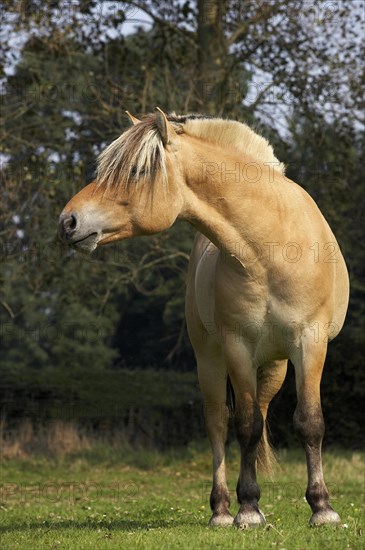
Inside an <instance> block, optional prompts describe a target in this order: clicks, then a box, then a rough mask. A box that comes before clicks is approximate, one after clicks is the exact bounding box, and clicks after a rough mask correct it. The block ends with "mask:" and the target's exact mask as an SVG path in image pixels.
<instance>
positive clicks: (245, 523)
mask: <svg viewBox="0 0 365 550" xmlns="http://www.w3.org/2000/svg"><path fill="white" fill-rule="evenodd" d="M265 521H266V520H265V516H264V514H263V513H262V512H261V510H259V511H256V510H247V511H242V512H241V511H240V512H238V514H237V516H236V517H235V518H234V521H233V524H234V525H235V526H236V527H238V529H248V528H251V527H261V526H262V525H264V524H265Z"/></svg>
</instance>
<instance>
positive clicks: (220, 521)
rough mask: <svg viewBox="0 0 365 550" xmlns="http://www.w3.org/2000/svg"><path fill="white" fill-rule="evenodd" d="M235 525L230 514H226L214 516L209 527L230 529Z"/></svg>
mask: <svg viewBox="0 0 365 550" xmlns="http://www.w3.org/2000/svg"><path fill="white" fill-rule="evenodd" d="M232 524H233V517H232V516H231V514H230V513H229V512H227V513H226V514H213V515H212V517H211V518H210V520H209V527H230V526H231V525H232Z"/></svg>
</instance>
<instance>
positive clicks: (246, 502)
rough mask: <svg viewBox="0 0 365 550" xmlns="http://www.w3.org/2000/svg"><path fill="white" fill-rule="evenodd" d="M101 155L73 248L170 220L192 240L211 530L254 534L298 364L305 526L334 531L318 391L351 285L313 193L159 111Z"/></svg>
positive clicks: (237, 128) (203, 124) (241, 147)
mask: <svg viewBox="0 0 365 550" xmlns="http://www.w3.org/2000/svg"><path fill="white" fill-rule="evenodd" d="M130 118H131V119H132V122H133V126H132V127H131V128H130V129H128V130H127V131H125V132H124V133H123V134H122V135H121V136H120V137H119V138H118V139H116V140H115V141H114V142H113V143H112V144H111V145H109V146H108V147H107V149H106V150H105V151H104V152H103V153H102V154H101V155H100V157H99V164H98V174H97V178H96V180H95V181H94V182H93V183H91V184H89V185H87V186H86V187H85V188H84V189H82V190H81V191H80V192H79V193H78V194H77V195H75V196H74V197H73V198H72V199H71V200H70V202H69V203H68V204H67V205H66V207H65V208H64V210H63V212H62V214H61V216H60V234H61V236H62V238H63V239H64V240H65V241H66V242H67V243H68V244H70V245H72V246H73V247H75V248H78V249H83V250H86V251H89V252H91V251H92V250H94V249H95V248H96V247H97V246H100V245H102V244H107V243H111V242H114V241H118V240H120V239H127V238H130V237H134V236H137V235H149V234H154V233H157V232H159V231H163V230H165V229H167V228H169V227H170V226H171V225H172V224H173V223H174V222H175V220H176V219H177V218H180V219H183V220H186V221H188V222H190V223H191V224H192V225H193V226H194V227H195V228H196V229H197V230H198V235H197V237H196V240H195V244H194V248H193V251H192V254H191V260H190V266H189V273H188V285H187V297H186V318H187V324H188V330H189V335H190V339H191V342H192V345H193V347H194V351H195V355H196V359H197V366H198V377H199V383H200V387H201V390H202V392H203V395H204V400H205V417H206V427H207V431H208V436H209V439H210V443H211V446H212V451H213V489H212V492H211V499H210V502H211V508H212V512H213V515H212V518H211V520H210V524H211V525H221V526H224V525H231V524H232V523H234V524H235V525H237V526H241V527H242V526H246V525H248V526H257V525H260V524H262V523H264V521H265V518H264V516H263V514H262V512H261V510H260V509H259V506H258V501H259V498H260V490H259V487H258V484H257V481H256V464H257V461H260V459H261V460H262V461H263V462H264V463H265V462H266V463H268V461H269V459H270V449H269V445H268V443H267V438H266V429H265V419H266V414H267V409H268V406H269V404H270V401H271V400H272V398H273V397H274V396H275V394H276V393H277V392H278V390H279V389H280V387H281V386H282V384H283V381H284V377H285V374H286V369H287V361H288V359H290V361H291V362H292V363H293V365H294V368H295V377H296V390H297V407H296V410H295V413H294V427H295V430H296V432H297V434H298V435H299V438H300V439H301V441H302V443H303V446H304V448H305V452H306V459H307V470H308V487H307V491H306V498H307V501H308V503H309V505H310V506H311V509H312V516H311V519H310V524H312V525H320V524H326V523H338V522H339V521H340V518H339V516H338V514H337V513H336V512H335V511H334V510H333V509H332V507H331V506H330V504H329V497H328V491H327V489H326V485H325V482H324V478H323V472H322V459H321V444H322V438H323V433H324V422H323V416H322V409H321V400H320V381H321V376H322V369H323V365H324V361H325V357H326V351H327V343H328V341H330V340H331V339H332V338H334V337H335V336H336V335H337V334H338V332H339V331H340V329H341V327H342V325H343V322H344V319H345V314H346V310H347V305H348V295H349V283H348V274H347V269H346V265H345V262H344V259H343V257H342V255H341V252H340V250H339V247H338V244H337V242H336V239H335V237H334V235H333V233H332V231H331V229H330V227H329V226H328V224H327V222H326V221H325V219H324V217H323V216H322V214H321V212H320V211H319V209H318V207H317V206H316V204H315V203H314V201H313V200H312V199H311V197H310V196H309V195H308V194H307V193H306V192H305V191H304V190H303V189H302V188H301V187H300V186H299V185H297V184H295V183H294V182H292V181H290V180H289V179H287V178H286V177H285V175H284V167H283V165H282V164H281V163H280V162H279V161H278V160H277V159H276V157H275V156H274V153H273V150H272V147H271V146H270V145H269V144H268V142H267V141H266V140H265V139H264V138H262V137H261V136H259V135H257V134H256V133H255V132H253V130H251V129H250V128H249V127H247V126H246V125H244V124H241V123H239V122H235V121H227V120H221V119H214V118H213V119H211V118H206V117H203V116H200V115H186V116H177V115H174V114H173V115H169V116H166V115H165V114H164V113H163V112H162V111H161V110H160V109H156V112H155V113H154V114H152V115H148V116H146V117H144V118H143V119H142V120H141V121H139V120H138V119H136V118H134V117H132V116H130ZM227 380H229V383H230V384H231V388H233V392H234V397H235V413H234V415H235V426H236V432H237V437H238V441H239V444H240V448H241V466H240V473H239V478H238V484H237V496H238V502H239V504H240V508H239V511H238V513H237V515H236V516H235V518H234V519H233V517H232V515H231V514H230V512H229V505H230V499H229V493H228V488H227V483H226V472H225V442H226V437H227V422H228V416H229V411H228V407H227V404H226V403H227V387H228V386H227Z"/></svg>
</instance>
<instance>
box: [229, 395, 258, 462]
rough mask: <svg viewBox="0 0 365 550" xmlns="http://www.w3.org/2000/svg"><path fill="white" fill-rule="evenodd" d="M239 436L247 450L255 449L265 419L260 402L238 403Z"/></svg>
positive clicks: (236, 414) (236, 417) (241, 444)
mask: <svg viewBox="0 0 365 550" xmlns="http://www.w3.org/2000/svg"><path fill="white" fill-rule="evenodd" d="M235 425H236V432H237V438H238V441H239V444H240V446H241V448H242V449H243V450H244V451H245V452H250V451H252V450H255V449H256V447H257V445H258V443H259V441H260V439H261V436H262V433H263V429H264V419H263V416H262V413H261V411H260V408H259V406H258V403H256V402H253V403H250V404H249V405H246V404H245V403H241V404H237V405H236V411H235Z"/></svg>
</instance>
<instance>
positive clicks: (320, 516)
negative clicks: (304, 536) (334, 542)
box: [309, 509, 341, 527]
mask: <svg viewBox="0 0 365 550" xmlns="http://www.w3.org/2000/svg"><path fill="white" fill-rule="evenodd" d="M339 523H341V519H340V516H339V515H338V513H337V512H335V511H334V510H331V509H329V510H321V511H320V512H315V513H314V514H313V515H312V517H311V519H310V520H309V525H310V526H311V527H318V526H319V525H338V524H339Z"/></svg>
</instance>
